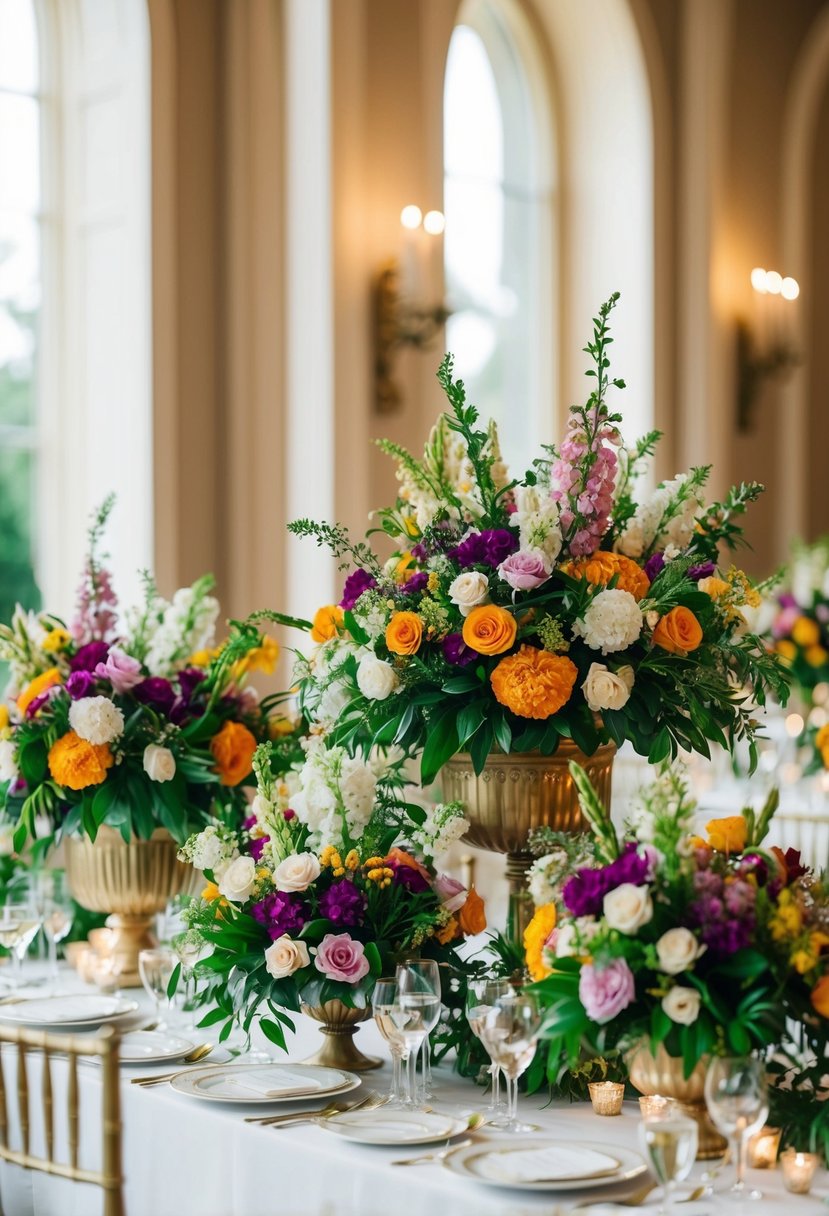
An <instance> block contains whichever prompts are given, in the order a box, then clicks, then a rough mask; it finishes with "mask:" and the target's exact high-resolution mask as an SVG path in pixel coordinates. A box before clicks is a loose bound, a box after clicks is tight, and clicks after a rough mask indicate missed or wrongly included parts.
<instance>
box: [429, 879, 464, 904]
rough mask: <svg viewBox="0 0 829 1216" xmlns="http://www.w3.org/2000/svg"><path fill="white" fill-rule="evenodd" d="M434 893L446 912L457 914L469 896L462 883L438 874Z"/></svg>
mask: <svg viewBox="0 0 829 1216" xmlns="http://www.w3.org/2000/svg"><path fill="white" fill-rule="evenodd" d="M434 892H435V895H437V897H438V899H439V900H440V903H441V907H443V908H445V909H446V911H447V912H458V911H460V909H461V908H462V907H463V905H464V904H465V903H466V897H467V895H468V894H469V892H468V891H467V889H466V887H465V886H464V885H463V883H462V882H458V880H457V878H452V877H451V875H449V874H438V876H437V878H436V879H435V882H434Z"/></svg>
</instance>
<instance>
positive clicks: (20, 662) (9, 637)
mask: <svg viewBox="0 0 829 1216" xmlns="http://www.w3.org/2000/svg"><path fill="white" fill-rule="evenodd" d="M47 636H48V630H47V629H46V628H45V627H44V625H43V623H42V621H41V619H40V617H39V616H38V614H37V613H36V612H27V611H26V610H25V608H22V607H21V606H20V604H18V605H17V606H16V607H15V610H14V612H13V613H12V619H11V621H10V623H9V624H8V625H0V662H3V663H8V665H9V682H8V684H7V686H6V689H5V692H4V693H3V701H4V702H8V703H9V704H10V705H13V703H14V702H15V701H16V700H17V697H18V695H19V693H20V690H21V689H22V688H24V687H25V685H26V684H28V683H29V681H30V680H31V679H32V677H33V676H35V675H37V673H38V671H39V670H42V665H38V661H37V655H38V652H40V654H41V655H42V654H43V651H42V646H43V642H44V641H45V639H46V637H47ZM52 662H54V659H53V657H52V656H48V661H47V666H51V664H52Z"/></svg>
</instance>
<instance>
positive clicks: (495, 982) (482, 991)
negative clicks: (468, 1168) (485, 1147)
mask: <svg viewBox="0 0 829 1216" xmlns="http://www.w3.org/2000/svg"><path fill="white" fill-rule="evenodd" d="M513 992H514V989H513V987H512V985H511V984H510V982H509V980H508V979H506V977H498V978H495V979H480V980H470V981H469V984H468V986H467V990H466V1018H467V1021H468V1022H469V1026H470V1029H471V1030H472V1033H473V1034H474V1035H475V1036H476V1038H477V1039H479V1040H480V1042H481V1045H482V1047H483V1048H484V1050H485V1051H486V1053H487V1055H488V1056H489V1060H490V1063H489V1069H488V1072H489V1075H490V1077H491V1078H492V1091H491V1094H490V1099H489V1107H488V1114H489V1115H490V1116H491V1117H490V1119H489V1124H490V1126H491V1127H503V1126H504V1124H505V1122H506V1118H505V1113H504V1112H505V1110H506V1107H505V1105H504V1103H503V1101H502V1100H501V1069H500V1068H499V1067H498V1065H497V1064H496V1063H495V1061H494V1060H493V1059H492V1052H491V1051H490V1049H489V1045H488V1044H487V1041H486V1035H485V1033H484V1031H485V1022H486V1015H487V1014H488V1013H489V1011H490V1009H491V1008H492V1006H493V1005H494V1004H495V1002H496V1001H497V1000H498V998H499V997H501V996H509V995H511V994H512V993H513Z"/></svg>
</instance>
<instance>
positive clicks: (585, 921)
mask: <svg viewBox="0 0 829 1216" xmlns="http://www.w3.org/2000/svg"><path fill="white" fill-rule="evenodd" d="M599 928H600V925H599V922H598V921H597V920H595V919H594V918H593V917H592V916H579V917H577V918H576V919H575V920H568V921H565V923H564V924H563V925H561V926H560V927H559V928H558V929H557V930H556V931H555V933H554V934H553V949H552V950H549V951H545V954H551V955H552V957H553V958H578V956H579V955H583V954H589V952H590V943H591V941H592V940H593V938H594V937H595V936H596V934H597V933H598V932H599ZM546 961H547V963H548V965H550V964H551V960H550V959H547V960H546Z"/></svg>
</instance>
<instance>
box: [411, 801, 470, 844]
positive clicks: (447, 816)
mask: <svg viewBox="0 0 829 1216" xmlns="http://www.w3.org/2000/svg"><path fill="white" fill-rule="evenodd" d="M408 801H414V799H411V798H410V799H408ZM421 805H422V803H421ZM423 809H424V810H425V811H426V818H425V820H424V821H423V823H422V824H420V826H419V827H417V828H415V830H414V831H413V832H412V834H411V836H412V844H414V845H417V846H418V848H420V849H421V850H422V851H423V853H424V854H425V856H426V857H427V858H429V859H431V858H433V857H439V856H440V855H441V854H442V853H445V852H447V850H448V849H450V848H451V847H452V845H453V844H454V843H455V841H456V840H460V838H461V837H462V836H463V835H464V834H465V833H466V832H467V831H468V829H469V821H468V820H467V819H465V818H464V814H463V807H462V806H461V804H460V803H459V802H438V803H436V804H431V805H430V804H427V805H425V806H424V808H423Z"/></svg>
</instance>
